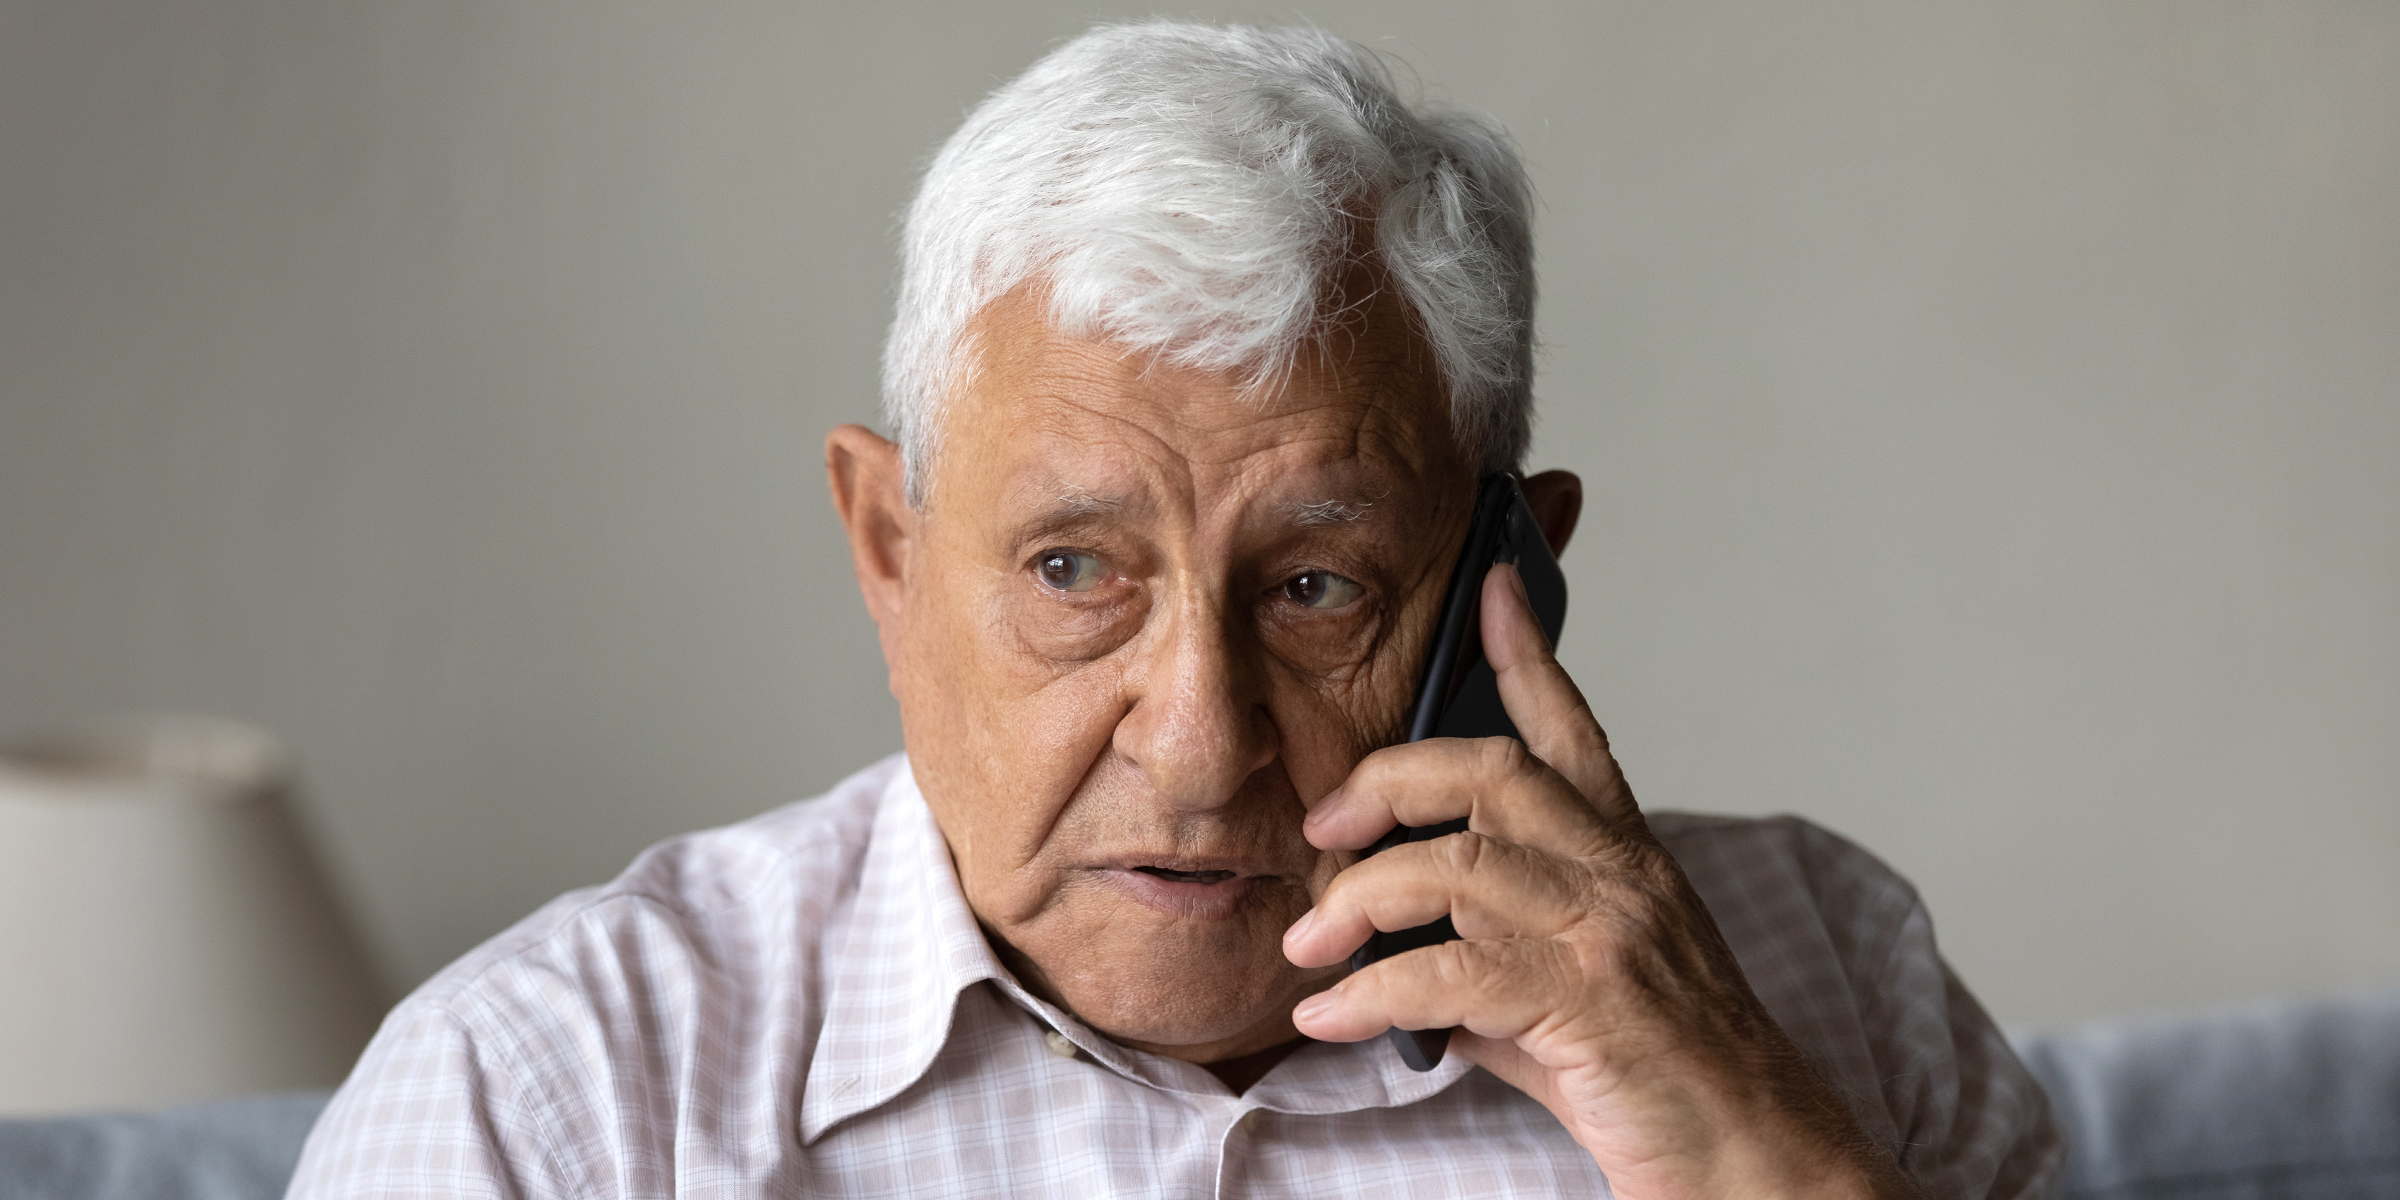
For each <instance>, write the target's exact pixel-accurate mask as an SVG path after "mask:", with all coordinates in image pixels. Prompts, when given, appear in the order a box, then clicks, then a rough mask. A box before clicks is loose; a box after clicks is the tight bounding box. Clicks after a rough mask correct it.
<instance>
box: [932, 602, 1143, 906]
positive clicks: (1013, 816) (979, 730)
mask: <svg viewBox="0 0 2400 1200" xmlns="http://www.w3.org/2000/svg"><path fill="white" fill-rule="evenodd" d="M957 582H961V583H968V584H974V583H978V582H982V581H977V580H964V581H957ZM935 596H936V597H938V598H936V599H930V600H929V601H928V602H926V603H924V604H922V605H919V606H917V610H916V611H914V612H912V613H911V614H910V617H911V620H910V629H911V636H910V637H909V638H908V639H906V642H907V651H906V653H905V655H904V656H903V657H904V662H905V666H904V668H903V669H902V670H899V671H896V672H895V676H896V677H903V676H904V677H905V679H904V681H903V682H902V683H901V685H900V686H897V687H895V689H894V690H895V691H896V692H898V693H900V700H901V721H902V726H903V729H904V732H905V735H906V738H907V743H908V751H909V759H910V762H911V764H912V766H913V767H914V769H915V771H916V775H917V780H918V785H919V787H920V788H921V789H922V790H923V792H924V793H925V798H926V803H927V804H928V805H929V806H931V807H932V809H933V811H934V816H935V818H936V820H937V821H938V822H939V823H940V825H941V827H942V832H943V834H944V836H945V837H946V838H947V839H948V840H949V842H950V848H951V852H952V854H953V856H954V857H955V858H956V860H957V863H958V870H959V876H960V879H961V881H962V882H963V883H964V884H965V885H966V888H967V892H968V899H969V902H970V903H972V904H973V905H974V906H975V908H976V910H977V911H978V912H979V913H982V914H983V915H984V916H985V917H986V918H987V919H992V918H995V917H1002V914H1004V913H1008V912H1011V911H1016V910H1020V909H1022V908H1023V907H1024V906H1026V905H1027V904H1034V905H1038V904H1039V903H1040V897H1041V896H1043V895H1046V894H1047V893H1048V891H1049V890H1050V889H1051V887H1052V886H1053V884H1054V881H1053V880H1051V879H1050V878H1049V873H1048V870H1047V867H1046V865H1045V863H1044V861H1043V851H1044V849H1045V846H1046V839H1047V838H1048V836H1049V835H1050V833H1051V831H1053V830H1054V829H1056V828H1057V827H1058V823H1059V822H1058V818H1059V814H1060V812H1061V811H1062V810H1063V809H1064V808H1065V806H1066V805H1067V803H1068V801H1069V800H1070V798H1071V797H1073V796H1074V795H1075V793H1076V790H1077V788H1078V787H1079V786H1080V785H1081V784H1082V782H1083V780H1084V778H1085V777H1086V776H1087V775H1088V774H1090V772H1091V770H1092V768H1093V766H1094V764H1095V763H1097V762H1098V761H1099V760H1100V758H1101V756H1102V755H1103V754H1105V753H1106V752H1107V749H1108V746H1109V739H1110V737H1111V735H1112V733H1113V731H1114V728H1115V723H1116V721H1115V718H1116V717H1117V716H1118V715H1119V705H1118V703H1117V696H1118V693H1119V691H1120V688H1119V685H1118V681H1117V680H1116V678H1115V674H1116V671H1117V667H1116V665H1115V664H1113V663H1111V662H1108V661H1105V660H1103V661H1100V662H1087V663H1081V664H1073V665H1069V666H1065V667H1062V666H1060V665H1059V664H1056V663H1053V662H1049V661H1046V660H1043V659H1040V658H1038V657H1031V656H1028V655H1027V654H1026V653H1025V652H1024V648H1023V645H1022V637H1021V634H1020V631H1019V630H1017V629H1016V628H1015V627H1014V625H1013V623H1012V622H1011V621H1010V620H1009V615H1010V611H1011V609H1012V607H1013V600H1012V598H1009V597H1005V596H995V595H993V594H992V593H991V592H990V591H989V590H984V589H976V588H970V587H955V586H954V587H949V588H943V589H937V590H935ZM962 596H969V597H971V598H970V599H968V600H966V602H963V603H962V602H961V597H962ZM1002 919H1005V918H1004V917H1002Z"/></svg>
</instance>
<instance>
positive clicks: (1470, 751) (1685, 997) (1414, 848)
mask: <svg viewBox="0 0 2400 1200" xmlns="http://www.w3.org/2000/svg"><path fill="white" fill-rule="evenodd" d="M1482 634H1483V644H1484V647H1485V652H1486V654H1487V656H1488V657H1489V659H1490V661H1491V664H1492V667H1493V669H1494V670H1495V671H1496V672H1497V673H1498V675H1499V681H1500V697H1501V700H1502V701H1503V702H1504V703H1505V704H1506V705H1507V707H1508V713H1509V717H1510V719H1511V720H1513V721H1514V722H1515V723H1516V726H1517V728H1518V730H1519V731H1520V732H1522V733H1523V734H1524V736H1525V742H1524V743H1523V744H1519V743H1518V742H1516V741H1514V740H1512V739H1509V738H1488V739H1480V740H1473V741H1468V740H1460V739H1436V740H1433V741H1427V742H1419V743H1416V744H1414V745H1406V746H1393V747H1389V748H1387V749H1384V750H1380V751H1377V752H1375V753H1374V754H1370V755H1368V756H1367V757H1366V758H1365V759H1363V760H1361V761H1360V762H1359V764H1358V767H1357V769H1356V770H1354V771H1353V772H1351V775H1350V777H1349V779H1347V780H1346V781H1344V783H1343V784H1342V786H1341V787H1339V788H1337V789H1335V790H1334V792H1333V793H1331V794H1330V795H1327V796H1326V797H1325V798H1324V799H1323V800H1321V801H1320V802H1319V803H1318V804H1317V806H1316V807H1315V808H1314V809H1313V810H1312V811H1311V812H1310V813H1309V816H1308V823H1307V826H1306V830H1307V835H1308V839H1309V841H1310V842H1311V843H1313V844H1315V845H1316V846H1318V847H1320V848H1322V849H1329V850H1331V849H1348V850H1356V849H1360V848H1363V847H1365V846H1367V845H1368V844H1370V843H1372V842H1373V841H1374V840H1375V839H1376V838H1377V837H1379V836H1381V835H1382V834H1383V833H1384V832H1385V831H1386V830H1389V829H1390V828H1391V827H1392V825H1393V824H1394V823H1395V822H1398V823H1402V824H1407V825H1431V824H1434V823H1436V822H1440V821H1448V820H1454V819H1456V818H1459V817H1465V818H1467V820H1468V832H1466V833H1460V834H1453V835H1451V836H1449V837H1445V838H1440V839H1437V840H1434V841H1429V842H1414V843H1409V844H1405V845H1402V846H1399V847H1396V848H1394V849H1391V850H1387V851H1385V852H1383V853H1381V854H1378V855H1376V856H1375V857H1373V858H1370V859H1368V860H1366V861H1365V862H1362V863H1360V864H1358V865H1357V866H1354V867H1352V868H1350V869H1349V870H1346V871H1344V872H1342V873H1341V874H1340V875H1339V876H1337V877H1336V878H1335V879H1334V881H1333V883H1332V885H1331V886H1330V887H1328V888H1327V889H1326V891H1325V894H1324V895H1323V896H1322V897H1321V898H1320V899H1319V900H1318V903H1317V906H1316V907H1315V908H1314V909H1312V910H1310V912H1309V913H1308V914H1307V915H1305V916H1303V917H1302V918H1301V919H1300V920H1299V921H1298V922H1297V923H1295V924H1294V925H1293V926H1292V928H1291V930H1290V932H1289V933H1287V934H1285V936H1284V953H1285V954H1286V955H1287V956H1288V957H1289V958H1290V959H1291V960H1292V961H1293V962H1294V963H1296V964H1298V965H1300V966H1303V967H1317V966H1325V965H1328V964H1332V963H1337V962H1340V961H1342V960H1343V959H1345V958H1347V957H1348V956H1349V954H1350V952H1351V951H1353V950H1356V949H1357V948H1358V947H1359V946H1360V945H1361V944H1362V943H1364V942H1365V941H1366V938H1367V935H1368V933H1369V932H1370V931H1372V930H1375V929H1383V930H1395V929H1407V928H1411V927H1413V926H1417V925H1422V924H1424V923H1426V922H1428V921H1432V920H1435V919H1437V918H1439V917H1441V916H1442V915H1444V914H1445V913H1446V914H1448V915H1449V916H1450V917H1451V919H1452V921H1453V922H1454V923H1455V924H1456V925H1457V928H1458V933H1459V937H1460V939H1461V940H1459V941H1455V942H1450V943H1447V944H1445V945H1441V946H1434V947H1429V948H1425V949H1420V950H1415V951H1412V952H1410V953H1407V954H1403V955H1399V956H1397V957H1394V958H1390V959H1386V960H1384V961H1382V962H1379V963H1376V964H1375V965H1373V966H1370V967H1368V968H1367V969H1366V970H1364V971H1361V972H1359V973H1357V974H1355V975H1352V976H1351V977H1350V978H1348V979H1346V980H1344V981H1343V982H1342V983H1341V984H1339V985H1337V986H1336V987H1334V988H1333V989H1332V990H1330V991H1326V992H1322V993H1319V994H1317V995H1315V996H1311V997H1310V998H1308V999H1307V1000H1305V1001H1303V1002H1301V1004H1300V1005H1299V1007H1298V1008H1297V1009H1295V1010H1294V1012H1293V1014H1292V1019H1293V1023H1294V1024H1296V1025H1297V1026H1298V1027H1299V1029H1300V1032H1302V1033H1304V1034H1306V1035H1308V1036H1310V1037H1313V1038H1318V1039H1320V1040H1325V1041H1344V1042H1348V1041H1359V1040H1362V1039H1365V1038H1370V1037H1373V1036H1375V1035H1376V1034H1378V1033H1381V1032H1382V1031H1383V1030H1384V1029H1385V1028H1387V1027H1389V1026H1393V1025H1398V1026H1401V1027H1403V1028H1407V1029H1435V1028H1441V1027H1445V1026H1459V1027H1460V1028H1459V1031H1458V1032H1457V1033H1455V1034H1453V1035H1452V1037H1451V1042H1450V1052H1451V1053H1453V1054H1463V1055H1465V1056H1466V1057H1467V1058H1468V1059H1469V1060H1471V1061H1473V1062H1474V1063H1476V1064H1477V1065H1479V1066H1482V1067H1483V1068H1484V1069H1486V1070H1488V1071H1490V1072H1492V1073H1493V1074H1494V1075H1497V1076H1499V1077H1500V1078H1502V1079H1504V1080H1507V1081H1508V1082H1509V1083H1511V1084H1513V1085H1515V1086H1516V1087H1518V1088H1521V1089H1523V1090H1524V1091H1525V1092H1526V1094H1528V1095H1530V1096H1532V1097H1533V1098H1535V1099H1537V1100H1539V1101H1541V1102H1542V1103H1543V1104H1544V1105H1545V1106H1547V1107H1548V1108H1549V1109H1550V1111H1551V1112H1552V1113H1554V1114H1556V1115H1557V1117H1558V1120H1559V1122H1560V1124H1562V1125H1564V1126H1565V1127H1566V1129H1567V1132H1568V1133H1570V1134H1572V1135H1573V1136H1574V1138H1575V1140H1576V1141H1577V1142H1578V1143H1580V1144H1581V1145H1582V1146H1583V1147H1584V1148H1585V1149H1586V1150H1588V1151H1590V1152H1591V1155H1592V1158H1593V1159H1594V1160H1595V1161H1596V1162H1597V1163H1598V1164H1599V1166H1600V1169H1601V1170H1602V1172H1604V1173H1605V1174H1606V1175H1607V1176H1608V1178H1609V1182H1610V1185H1611V1186H1612V1187H1613V1188H1614V1189H1615V1191H1616V1193H1617V1194H1618V1195H1619V1196H1622V1197H1626V1198H1627V1200H1666V1198H1670V1197H1703V1196H1705V1197H1731V1196H1741V1197H1753V1196H1757V1197H1763V1196H1800V1195H1827V1196H1914V1195H1916V1190H1915V1188H1914V1186H1913V1184H1911V1183H1910V1181H1909V1180H1908V1178H1907V1177H1906V1175H1904V1174H1903V1173H1902V1172H1901V1171H1900V1168H1899V1166H1898V1164H1897V1163H1895V1162H1893V1160H1892V1158H1891V1156H1890V1155H1888V1154H1887V1153H1885V1152H1884V1151H1883V1150H1882V1149H1881V1148H1880V1147H1877V1146H1876V1145H1875V1144H1874V1143H1873V1142H1871V1141H1870V1140H1869V1139H1868V1138H1867V1136H1866V1134H1865V1132H1864V1131H1863V1130H1861V1129H1860V1128H1859V1127H1858V1124H1857V1122H1856V1121H1855V1120H1854V1119H1853V1118H1852V1116H1851V1115H1850V1111H1849V1109H1848V1108H1847V1107H1846V1106H1845V1105H1844V1104H1843V1102H1842V1099H1841V1097H1840V1096H1838V1095H1836V1094H1835V1093H1834V1092H1833V1090H1832V1089H1831V1088H1829V1087H1827V1086H1826V1085H1825V1083H1824V1082H1823V1081H1822V1080H1820V1079H1818V1078H1817V1076H1816V1074H1815V1073H1814V1072H1813V1071H1811V1070H1810V1069H1809V1066H1808V1064H1807V1062H1806V1061H1805V1060H1804V1059H1803V1058H1802V1057H1801V1054H1800V1051H1799V1049H1798V1047H1796V1046H1794V1045H1793V1044H1792V1041H1791V1039H1790V1038H1788V1037H1786V1036H1785V1035H1784V1032H1783V1030H1782V1029H1781V1028H1780V1027H1778V1026H1777V1025H1776V1024H1775V1021H1774V1019H1773V1018H1772V1017H1770V1016H1769V1015H1768V1014H1767V1011H1766V1009H1765V1007H1764V1006H1763V1005H1761V1004H1760V1003H1759V1000H1758V997H1757V996H1756V995H1755V994H1754V993H1752V992H1751V990H1750V985H1749V982H1748V981H1747V980H1746V979H1744V978H1743V976H1742V969H1741V967H1740V966H1739V965H1738V964H1737V963H1735V961H1734V957H1733V952H1732V951H1731V950H1730V949H1729V948H1728V947H1727V946H1726V943H1725V938H1724V936H1723V935H1722V934H1721V933H1720V932H1719V931H1718V929H1717V925H1716V922H1715V921H1714V920H1713V919H1711V918H1710V916H1709V914H1708V909H1707V908H1706V906H1705V905H1703V904H1702V903H1701V900H1700V897H1699V896H1698V894H1696V893H1695V892H1693V890H1692V887H1691V884H1690V883H1689V882H1688V881H1687V880H1686V879H1685V878H1684V874H1683V870H1682V868H1681V867H1679V866H1677V865H1676V863H1675V860H1674V859H1673V858H1672V857H1671V856H1669V855H1668V854H1667V852H1666V850H1665V848H1664V847H1662V846H1661V845H1660V844H1659V842H1658V839H1656V838H1655V837H1653V836H1652V835H1651V833H1650V829H1649V825H1648V823H1647V822H1645V821H1644V820H1643V819H1642V813H1641V809H1640V808H1639V807H1638V806H1636V805H1635V804H1634V800H1633V794H1632V792H1630V791H1629V790H1628V789H1627V788H1626V786H1625V777H1624V775H1623V773H1622V772H1620V771H1619V770H1618V769H1617V762H1616V759H1615V758H1614V757H1612V756H1611V755H1610V754H1609V749H1608V736H1607V735H1606V734H1605V733H1603V732H1601V729H1600V725H1599V722H1598V721H1596V720H1594V719H1593V716H1592V712H1591V707H1590V706H1589V705H1588V704H1586V703H1585V702H1584V699H1583V696H1582V693H1581V692H1579V691H1578V690H1577V689H1576V687H1575V684H1574V681H1572V680H1570V679H1569V678H1568V677H1567V674H1566V672H1565V671H1564V670H1562V669H1561V668H1560V667H1559V665H1558V659H1557V658H1556V656H1554V655H1553V654H1552V653H1551V650H1550V646H1549V643H1548V642H1547V641H1546V640H1545V639H1544V638H1543V636H1542V633H1541V629H1540V626H1539V625H1538V624H1537V623H1536V622H1535V620H1534V616H1533V612H1532V609H1531V607H1530V606H1529V605H1528V604H1527V602H1526V600H1525V593H1524V584H1523V583H1522V582H1521V581H1520V580H1519V579H1518V577H1517V573H1516V569H1515V568H1513V567H1505V566H1504V567H1496V568H1494V569H1493V570H1492V572H1491V574H1490V575H1489V576H1487V577H1486V578H1485V580H1484V589H1483V625H1482Z"/></svg>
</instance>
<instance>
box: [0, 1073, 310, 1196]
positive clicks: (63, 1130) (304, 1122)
mask: <svg viewBox="0 0 2400 1200" xmlns="http://www.w3.org/2000/svg"><path fill="white" fill-rule="evenodd" d="M331 1097H332V1093H331V1092H290V1093H285V1094H280V1095H271V1096H253V1097H247V1098H244V1099H240V1100H217V1101H211V1102H209V1103H206V1104H188V1105H185V1106H183V1107H180V1108H170V1109H166V1110H164V1111H161V1112H154V1113H123V1114H117V1113H111V1114H106V1115H101V1116H90V1117H56V1118H44V1119H39V1120H18V1121H0V1197H6V1198H7V1200H93V1198H95V1197H106V1198H107V1200H276V1198H278V1197H281V1196H282V1195H283V1189H284V1185H285V1184H287V1183H289V1182H291V1178H292V1168H293V1166H294V1165H296V1164H297V1163H298V1162H299V1161H300V1143H302V1142H303V1141H306V1140H307V1138H308V1128H309V1126H310V1125H313V1124H315V1123H316V1119H317V1113H318V1112H320V1111H322V1110H323V1109H324V1107H325V1102H326V1101H327V1100H328V1099H330V1098H331Z"/></svg>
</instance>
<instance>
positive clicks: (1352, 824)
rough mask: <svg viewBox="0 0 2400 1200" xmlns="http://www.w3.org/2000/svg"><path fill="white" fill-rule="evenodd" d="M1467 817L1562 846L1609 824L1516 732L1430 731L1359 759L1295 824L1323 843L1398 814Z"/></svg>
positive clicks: (1379, 825)
mask: <svg viewBox="0 0 2400 1200" xmlns="http://www.w3.org/2000/svg"><path fill="white" fill-rule="evenodd" d="M1460 817H1465V818H1466V819H1467V827H1468V828H1469V829H1472V830H1475V831H1476V832H1477V833H1484V834H1489V835H1491V836H1493V837H1496V838H1502V839H1505V840H1507V841H1512V842H1523V843H1525V844H1527V845H1534V846H1544V847H1548V848H1551V849H1556V850H1560V851H1561V852H1564V853H1580V852H1585V851H1588V850H1590V849H1593V848H1594V847H1596V845H1597V844H1598V841H1599V839H1601V838H1603V837H1605V836H1606V835H1607V827H1606V826H1605V824H1604V823H1603V822H1601V821H1600V820H1599V819H1598V814H1597V813H1596V812H1595V811H1594V810H1593V808H1592V807H1591V805H1590V804H1589V803H1587V802H1586V801H1585V800H1584V798H1583V794H1582V793H1581V792H1579V791H1577V790H1576V788H1575V786H1574V785H1573V784H1572V783H1570V782H1569V781H1568V780H1566V779H1565V778H1563V777H1561V776H1560V775H1559V773H1558V772H1556V771H1554V770H1552V769H1551V768H1550V765H1549V764H1548V763H1545V762H1543V761H1542V760H1541V759H1539V758H1536V757H1534V756H1533V754H1532V752H1530V751H1528V750H1527V749H1526V748H1525V746H1524V744H1523V743H1521V742H1519V741H1517V740H1516V739H1515V738H1504V737H1494V738H1434V739H1431V740H1429V741H1423V742H1414V743H1411V744H1409V745H1405V746H1386V747H1384V748H1383V749H1381V750H1377V751H1376V752H1374V753H1373V754H1369V755H1368V756H1366V757H1365V758H1362V759H1360V760H1359V761H1358V765H1357V766H1355V767H1352V768H1351V769H1350V777H1349V778H1348V779H1345V780H1343V781H1342V785H1341V786H1340V787H1338V788H1335V789H1334V790H1333V791H1330V792H1327V793H1326V794H1325V795H1324V796H1323V797H1321V798H1319V799H1318V801H1317V802H1316V804H1315V805H1314V806H1312V807H1311V808H1310V809H1309V811H1308V817H1307V819H1306V820H1305V821H1304V822H1302V824H1301V832H1302V834H1303V835H1305V836H1306V837H1307V838H1308V840H1309V843H1310V844H1311V845H1314V846H1316V847H1317V848H1318V849H1321V850H1359V849H1364V848H1365V847H1367V846H1370V845H1372V844H1374V842H1375V839H1377V838H1380V837H1382V836H1383V835H1384V834H1385V833H1386V832H1387V831H1389V830H1390V829H1391V827H1392V826H1393V825H1395V824H1398V825H1438V824H1440V823H1442V822H1444V821H1455V820H1457V819H1458V818H1460Z"/></svg>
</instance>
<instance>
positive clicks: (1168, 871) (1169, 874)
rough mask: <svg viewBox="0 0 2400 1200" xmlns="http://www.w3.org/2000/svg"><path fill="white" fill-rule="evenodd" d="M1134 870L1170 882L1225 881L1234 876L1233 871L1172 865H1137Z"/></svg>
mask: <svg viewBox="0 0 2400 1200" xmlns="http://www.w3.org/2000/svg"><path fill="white" fill-rule="evenodd" d="M1134 870H1136V871H1140V872H1141V873H1142V874H1144V875H1149V876H1153V877H1155V878H1159V879H1164V880H1166V881H1167V882H1169V883H1223V882H1225V881H1226V880H1228V879H1231V878H1233V877H1234V872H1232V871H1178V870H1175V869H1173V868H1170V867H1135V868H1134Z"/></svg>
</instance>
